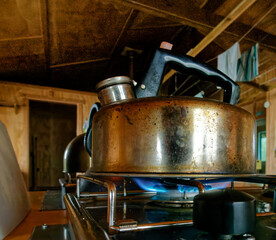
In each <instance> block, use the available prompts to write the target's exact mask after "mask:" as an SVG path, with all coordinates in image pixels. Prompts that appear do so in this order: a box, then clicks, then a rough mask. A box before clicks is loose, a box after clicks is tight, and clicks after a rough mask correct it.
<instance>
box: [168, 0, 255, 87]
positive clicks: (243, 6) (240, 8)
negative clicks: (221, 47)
mask: <svg viewBox="0 0 276 240" xmlns="http://www.w3.org/2000/svg"><path fill="white" fill-rule="evenodd" d="M255 1H256V0H243V1H242V2H240V3H239V4H238V5H237V6H236V7H235V8H234V9H233V10H232V11H231V12H230V13H229V14H228V15H227V16H226V17H225V18H224V19H223V20H222V21H221V22H220V23H219V24H218V25H217V26H216V27H214V28H213V30H212V31H211V32H210V33H209V34H207V35H206V36H205V37H204V38H203V39H202V40H201V41H200V42H199V43H198V44H197V45H196V46H195V47H194V48H192V49H191V50H190V51H189V52H188V53H187V55H189V56H191V57H195V56H197V55H198V54H199V53H200V52H201V51H202V50H203V49H204V48H205V47H207V46H208V45H209V44H210V43H211V42H212V41H213V40H214V39H215V38H216V37H217V36H218V35H219V34H221V33H222V32H223V31H224V30H225V29H226V28H227V27H228V26H229V25H230V24H231V23H233V22H234V21H235V20H236V19H237V18H238V17H239V16H240V15H241V14H242V13H244V12H245V11H246V10H247V9H248V8H249V7H250V6H251V5H252V4H253V3H254V2H255ZM174 73H175V71H174V70H170V71H169V72H168V73H167V74H166V75H165V76H164V78H163V84H164V83H165V82H166V81H167V80H169V79H170V78H171V77H172V76H173V75H174Z"/></svg>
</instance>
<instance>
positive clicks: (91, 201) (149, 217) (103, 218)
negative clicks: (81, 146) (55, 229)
mask: <svg viewBox="0 0 276 240" xmlns="http://www.w3.org/2000/svg"><path fill="white" fill-rule="evenodd" d="M236 181H242V182H253V183H262V184H263V187H260V188H258V189H257V188H254V189H253V188H251V189H245V190H243V192H246V193H247V194H250V196H254V198H255V199H256V201H255V200H254V211H255V210H256V212H254V215H255V214H256V224H255V226H253V227H251V229H253V230H252V231H250V232H245V233H242V234H219V233H217V234H214V233H212V232H211V233H210V232H208V229H207V231H206V230H204V231H202V229H198V228H196V227H195V224H194V221H193V220H194V219H193V218H194V214H193V212H194V211H195V209H194V207H195V206H194V202H193V199H194V197H195V196H199V195H201V196H202V194H204V192H205V193H207V192H214V191H222V192H225V191H226V190H213V188H224V189H228V190H229V191H231V190H233V189H235V182H236ZM88 183H89V184H90V186H89V190H90V191H89V192H87V191H86V190H85V189H84V188H85V187H83V184H88ZM275 187H276V177H275V176H263V175H250V176H248V175H244V176H243V175H239V176H237V175H236V176H212V177H209V178H206V176H205V177H201V176H199V175H198V176H196V177H187V176H185V177H175V176H171V177H168V176H166V177H162V178H161V177H158V176H156V175H154V174H153V175H151V176H150V177H148V178H145V177H144V176H143V175H141V176H140V175H136V176H135V177H133V176H131V174H130V175H129V174H128V175H123V176H122V175H118V174H109V176H106V175H104V174H98V173H95V174H94V175H91V174H90V176H89V177H88V176H79V177H78V179H77V192H76V194H73V193H69V194H67V195H66V196H65V203H66V207H67V209H68V212H69V220H70V224H71V225H72V229H73V230H74V235H75V237H76V239H118V240H119V239H144V240H146V239H150V240H152V239H175V240H176V239H177V240H190V239H191V240H192V239H193V240H194V239H206V240H207V239H247V240H251V239H266V240H270V239H271V240H272V239H276V214H275V210H276V200H275V195H276V194H275ZM228 190H227V191H228ZM233 191H234V190H233ZM252 198H253V197H252ZM232 200H233V199H232ZM232 200H230V202H231V201H232ZM232 202H233V201H232ZM239 204H240V203H238V205H239ZM255 208H256V209H255ZM216 211H220V210H219V208H218V209H217V210H215V212H216ZM239 211H240V210H239ZM242 211H243V210H242ZM251 220H252V219H251ZM251 220H250V219H249V222H252V221H253V220H252V221H251ZM210 221H212V218H211V217H210ZM254 223H255V220H254V221H253V225H254ZM208 224H210V223H208ZM211 224H212V223H211ZM233 224H237V226H239V225H240V224H244V223H240V222H239V219H234V220H233ZM250 224H251V223H250Z"/></svg>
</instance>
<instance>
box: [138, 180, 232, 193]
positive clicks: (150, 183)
mask: <svg viewBox="0 0 276 240" xmlns="http://www.w3.org/2000/svg"><path fill="white" fill-rule="evenodd" d="M133 180H134V182H135V183H136V184H137V185H138V186H139V187H140V188H141V189H143V190H145V191H149V192H160V193H164V192H167V191H169V190H170V189H172V185H169V184H166V183H164V182H162V181H160V180H159V179H153V178H133ZM232 180H233V179H229V178H227V179H212V180H202V181H201V182H202V183H203V185H204V187H205V191H209V190H215V189H225V188H227V187H228V186H229V185H230V182H231V181H232ZM177 189H178V191H179V192H181V193H184V192H189V193H197V192H198V188H197V187H192V186H186V185H181V184H177Z"/></svg>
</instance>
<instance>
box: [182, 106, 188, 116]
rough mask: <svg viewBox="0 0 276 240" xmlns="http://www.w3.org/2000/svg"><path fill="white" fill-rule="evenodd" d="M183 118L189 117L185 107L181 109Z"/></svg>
mask: <svg viewBox="0 0 276 240" xmlns="http://www.w3.org/2000/svg"><path fill="white" fill-rule="evenodd" d="M181 116H182V117H183V118H186V116H187V112H186V108H185V107H181Z"/></svg>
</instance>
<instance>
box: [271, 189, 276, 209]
mask: <svg viewBox="0 0 276 240" xmlns="http://www.w3.org/2000/svg"><path fill="white" fill-rule="evenodd" d="M272 211H273V212H275V213H276V189H274V197H273V206H272Z"/></svg>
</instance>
